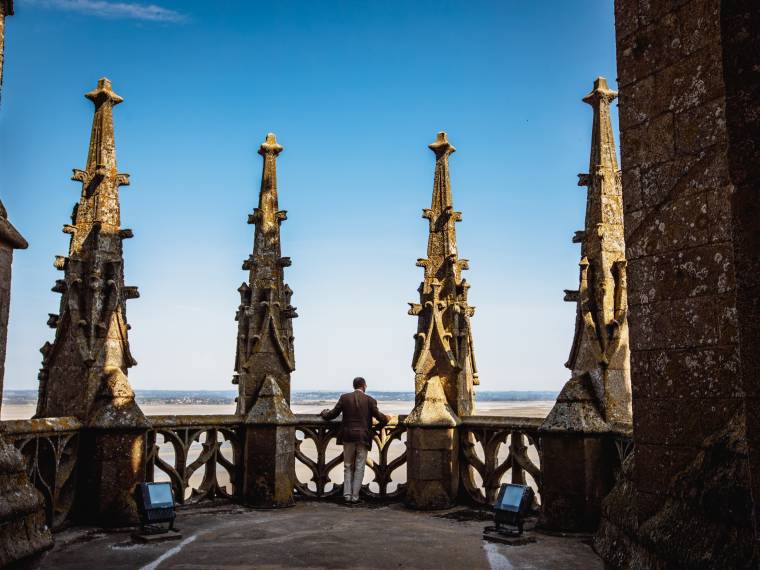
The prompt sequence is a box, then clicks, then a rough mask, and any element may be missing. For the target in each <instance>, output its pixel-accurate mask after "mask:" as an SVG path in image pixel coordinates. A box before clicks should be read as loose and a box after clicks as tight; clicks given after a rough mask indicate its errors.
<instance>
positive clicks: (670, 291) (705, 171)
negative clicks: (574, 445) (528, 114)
mask: <svg viewBox="0 0 760 570" xmlns="http://www.w3.org/2000/svg"><path fill="white" fill-rule="evenodd" d="M740 4H741V3H739V2H723V4H721V2H720V0H690V1H689V0H681V1H678V0H670V1H666V0H616V3H615V10H616V15H615V20H616V29H617V58H618V76H619V77H618V86H619V89H620V130H621V158H622V170H623V194H624V210H625V227H626V245H627V249H626V253H627V259H628V269H629V271H628V284H629V299H628V304H629V324H630V337H631V380H632V389H633V419H634V440H635V452H634V458H633V462H632V464H630V465H627V466H626V470H625V472H624V477H623V481H622V482H621V484H620V485H618V486H617V487H616V489H615V490H614V491H613V493H612V494H611V496H610V497H609V498H608V500H607V501H606V504H605V506H604V512H603V519H604V521H603V524H602V529H601V531H600V535H599V537H598V538H597V543H596V546H597V548H598V549H599V550H600V552H602V554H603V556H605V557H606V558H607V560H608V561H612V562H613V565H615V566H627V567H634V566H635V565H636V562H632V560H638V561H639V562H641V563H642V564H643V566H645V567H660V563H663V564H667V563H674V562H676V563H679V564H686V563H689V564H693V565H694V567H732V568H739V567H749V565H751V564H752V561H751V558H752V542H753V540H752V538H753V532H754V531H753V528H752V524H751V511H752V508H753V507H752V497H751V494H750V489H749V482H750V464H749V462H748V461H747V449H748V448H747V440H746V433H747V423H748V422H747V420H748V419H749V424H750V426H752V425H756V424H757V418H756V417H755V416H756V414H752V413H751V412H753V411H754V410H752V409H751V408H749V409H747V408H745V390H746V389H747V387H748V386H752V385H754V386H756V385H757V367H756V366H755V369H754V371H752V372H751V373H752V377H750V376H747V375H746V373H747V372H748V371H750V370H751V365H750V362H751V361H750V360H748V359H749V358H750V356H748V351H749V352H754V354H753V355H752V356H751V358H752V360H754V361H755V362H757V342H755V343H754V345H753V344H752V343H751V342H750V343H748V342H747V337H746V336H745V337H744V338H743V340H742V342H741V350H740V335H739V330H740V328H742V327H744V328H746V326H744V325H745V324H746V322H747V319H748V316H750V315H751V311H752V310H753V309H752V307H754V312H755V315H756V314H757V307H758V305H757V288H755V290H754V301H755V304H754V305H752V293H751V292H750V291H749V290H748V289H746V287H747V281H748V280H750V281H752V280H755V279H757V277H756V274H755V276H752V277H749V276H747V275H745V273H746V271H747V270H748V269H750V268H751V262H752V260H753V259H754V260H755V261H754V263H757V261H756V259H757V250H756V249H755V256H754V257H752V254H750V253H748V251H747V245H748V242H747V243H745V244H744V245H742V243H741V242H737V241H735V240H736V238H737V236H739V235H740V234H741V231H740V230H741V227H740V226H738V225H737V220H736V218H737V216H741V215H745V214H742V213H741V212H739V211H738V210H737V204H736V203H735V204H734V208H733V209H732V199H733V200H736V199H737V196H738V195H739V194H742V193H741V192H740V193H738V194H737V193H736V192H735V185H734V184H733V183H732V182H733V181H732V174H733V169H731V171H730V170H729V163H730V160H729V158H730V157H732V156H735V154H736V153H735V152H734V149H733V148H731V149H730V148H729V139H730V138H732V137H730V136H729V132H730V129H729V128H727V121H726V111H727V108H728V110H729V112H731V111H732V109H731V105H732V103H731V101H730V98H729V99H727V95H729V93H728V91H729V89H728V86H727V84H726V81H725V80H724V63H725V61H724V45H723V44H724V42H725V41H726V40H728V39H729V38H732V37H733V36H734V35H735V34H736V32H737V29H735V28H731V27H730V26H729V27H727V26H726V21H727V20H728V19H727V18H726V14H725V13H726V12H731V13H732V14H736V13H738V12H739V11H740V8H739V5H740ZM749 6H750V4H746V5H745V11H746V12H750V11H754V12H756V11H757V7H754V6H753V7H751V8H750V7H749ZM721 9H723V14H722V13H721ZM722 15H723V18H722V17H721V16H722ZM722 25H723V29H722ZM750 29H751V28H750ZM745 35H746V34H745ZM749 41H752V40H751V39H750V40H749ZM754 41H755V42H756V40H754ZM745 43H746V42H745ZM745 48H746V46H745ZM756 53H757V51H756V50H755V54H756ZM725 69H726V70H728V74H727V78H728V76H729V75H730V74H731V72H732V70H730V69H729V67H726V68H725ZM744 79H746V75H745V76H744ZM744 79H743V80H744ZM727 105H728V107H727ZM732 121H733V117H732ZM729 123H731V121H729ZM736 131H737V132H740V131H741V128H739V129H737V130H736ZM755 140H757V139H755ZM750 141H751V139H750ZM731 146H733V144H732V145H731ZM751 146H752V145H751V144H750V145H749V147H751ZM745 148H748V147H747V145H746V144H745ZM745 172H746V170H745ZM744 194H745V195H750V194H751V191H750V190H748V191H746V192H744ZM755 195H756V192H755ZM755 212H757V210H756V209H755ZM749 216H750V217H751V214H750V215H749ZM756 220H757V218H756V217H755V218H754V223H755V227H757V226H756V223H757V222H756ZM742 223H744V224H745V226H747V227H749V226H750V225H751V224H750V223H749V222H748V221H747V220H744V222H742ZM746 233H747V232H745V234H746ZM749 233H751V232H749ZM754 240H755V242H756V241H757V232H755V234H754ZM746 241H747V240H745V242H746ZM750 241H751V240H750ZM753 243H754V242H753ZM755 245H757V244H756V243H755ZM737 252H738V258H737V257H736V253H737ZM737 262H738V264H737ZM737 283H739V284H740V287H739V289H740V290H737ZM755 285H756V283H755ZM744 297H746V298H747V300H746V301H744V302H743V303H744V304H743V305H742V301H741V299H742V298H744ZM737 308H738V310H737ZM748 309H749V310H748ZM755 326H756V325H755ZM756 336H757V335H756ZM753 349H754V351H753ZM747 410H748V411H749V412H750V414H749V415H747V413H746V411H747ZM631 504H633V506H634V509H633V511H634V512H633V513H631V512H630V511H631V509H630V505H631ZM631 515H632V516H631ZM615 527H617V529H618V530H621V529H622V530H624V533H623V534H622V535H620V534H618V535H617V536H616V535H615V531H614V528H615ZM626 544H627V547H629V548H630V553H628V554H627V555H624V556H623V555H618V557H617V560H612V558H611V555H614V554H615V552H616V551H617V552H623V551H625V550H626ZM631 544H635V546H631ZM650 555H651V556H652V557H651V558H650ZM655 562H656V563H655ZM716 564H717V565H718V566H716ZM720 564H723V566H720Z"/></svg>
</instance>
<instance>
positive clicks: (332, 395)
mask: <svg viewBox="0 0 760 570" xmlns="http://www.w3.org/2000/svg"><path fill="white" fill-rule="evenodd" d="M368 393H369V394H370V395H372V396H373V397H374V398H375V399H377V400H378V401H380V402H387V401H396V402H399V401H401V402H406V401H413V400H414V392H392V391H383V390H378V391H375V390H370V391H369V392H368ZM341 394H342V392H341V391H332V390H294V391H293V393H292V394H291V401H292V402H293V403H299V404H321V403H328V402H334V401H335V400H337V399H338V397H339V396H340V395H341ZM557 394H558V392H556V391H548V390H547V391H541V390H535V391H534V390H504V391H482V392H480V391H478V392H476V396H475V397H476V400H477V401H478V402H535V401H546V400H555V399H556V398H557ZM135 395H136V400H137V402H138V403H139V404H145V405H226V404H233V403H234V402H235V398H236V397H237V391H236V390H135ZM36 402H37V390H6V391H5V393H4V394H3V404H4V405H5V404H7V405H30V404H36Z"/></svg>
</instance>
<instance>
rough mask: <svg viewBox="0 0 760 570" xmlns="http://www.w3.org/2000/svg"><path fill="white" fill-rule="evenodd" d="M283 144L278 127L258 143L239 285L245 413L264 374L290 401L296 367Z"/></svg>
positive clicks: (239, 371)
mask: <svg viewBox="0 0 760 570" xmlns="http://www.w3.org/2000/svg"><path fill="white" fill-rule="evenodd" d="M282 150H283V147H282V146H281V145H280V144H278V143H277V138H276V137H275V135H274V134H273V133H269V134H268V135H267V136H266V140H265V141H264V142H263V143H262V144H261V146H260V147H259V151H258V152H259V154H260V155H261V156H262V157H264V164H263V168H262V174H261V189H260V191H259V202H258V207H257V208H256V209H255V210H254V212H253V214H252V215H251V216H250V217H249V221H250V222H252V223H253V224H255V226H256V228H255V232H254V241H253V253H252V254H251V255H250V256H249V257H248V259H246V260H245V261H244V262H243V269H244V270H246V271H248V282H247V283H245V284H244V287H242V288H241V289H242V290H241V289H238V291H240V292H241V295H240V299H241V302H240V307H239V308H238V311H237V315H236V317H235V318H236V320H237V321H238V335H237V353H236V357H235V376H234V379H235V383H237V384H238V391H239V395H238V408H237V413H238V414H240V415H246V414H248V412H249V411H250V410H251V408H252V407H253V405H254V404H255V402H256V399H257V398H258V396H259V392H260V390H261V388H262V386H263V382H264V380H265V378H269V377H271V378H274V379H275V380H276V381H277V383H278V384H279V388H280V391H281V392H282V393H283V394H284V397H285V400H286V402H289V401H290V373H291V372H292V371H293V370H294V369H295V357H294V350H293V324H292V319H294V318H295V317H297V316H298V315H297V313H296V309H295V307H293V306H291V304H290V297H291V295H292V293H293V292H292V290H291V289H290V287H288V286H287V284H286V283H285V280H284V268H285V267H288V266H290V258H289V257H283V256H282V252H281V248H280V224H281V223H282V222H283V221H284V220H285V219H286V217H287V216H286V213H285V212H284V211H281V210H279V204H278V193H277V156H278V155H279V154H280V153H281V152H282Z"/></svg>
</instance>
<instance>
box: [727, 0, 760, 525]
mask: <svg viewBox="0 0 760 570" xmlns="http://www.w3.org/2000/svg"><path fill="white" fill-rule="evenodd" d="M720 21H721V32H722V34H721V35H722V38H721V39H722V46H723V79H724V81H725V85H726V127H727V129H728V161H729V170H730V174H731V182H732V183H733V185H734V194H733V197H732V205H733V208H732V212H733V215H732V222H733V242H734V256H735V258H734V259H735V262H734V263H735V265H736V289H737V295H736V297H737V298H736V307H737V315H738V324H739V340H740V352H741V376H742V382H743V388H744V394H745V397H746V410H747V417H746V435H747V443H748V448H749V449H748V452H749V466H750V474H751V489H752V496H753V498H754V503H755V513H754V515H755V536H756V537H757V536H758V532H757V529H758V528H760V512H759V511H760V509H758V502H760V5H759V4H758V2H757V0H732V1H731V2H723V4H722V6H721V15H720Z"/></svg>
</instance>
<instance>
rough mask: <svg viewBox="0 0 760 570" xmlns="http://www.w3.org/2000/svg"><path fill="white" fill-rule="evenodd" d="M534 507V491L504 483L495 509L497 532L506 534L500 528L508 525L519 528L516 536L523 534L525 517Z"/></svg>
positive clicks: (525, 486) (526, 486) (523, 486)
mask: <svg viewBox="0 0 760 570" xmlns="http://www.w3.org/2000/svg"><path fill="white" fill-rule="evenodd" d="M532 506H533V489H531V488H530V487H529V486H528V485H517V484H515V483H504V484H503V485H502V486H501V489H499V496H498V498H497V499H496V504H495V505H494V507H493V512H494V522H495V523H496V531H497V532H504V531H503V530H501V528H500V527H501V525H508V526H512V527H517V532H516V534H522V532H523V523H524V521H525V516H526V515H527V514H528V511H530V509H531V507H532ZM507 532H509V531H508V530H507ZM512 532H514V531H512Z"/></svg>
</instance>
